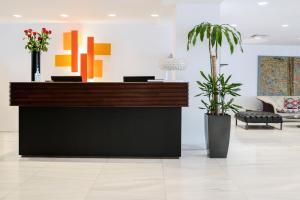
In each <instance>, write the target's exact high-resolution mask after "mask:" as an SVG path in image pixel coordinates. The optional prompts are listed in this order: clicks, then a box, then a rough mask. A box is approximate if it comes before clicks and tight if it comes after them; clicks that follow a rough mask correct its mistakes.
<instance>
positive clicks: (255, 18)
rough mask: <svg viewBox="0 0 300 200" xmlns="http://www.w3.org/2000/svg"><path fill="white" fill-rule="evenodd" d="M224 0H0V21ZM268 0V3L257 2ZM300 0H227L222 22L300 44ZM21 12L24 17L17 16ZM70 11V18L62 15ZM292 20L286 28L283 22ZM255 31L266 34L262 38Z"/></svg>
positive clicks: (88, 17)
mask: <svg viewBox="0 0 300 200" xmlns="http://www.w3.org/2000/svg"><path fill="white" fill-rule="evenodd" d="M212 1H213V2H221V1H222V0H0V4H1V7H0V22H94V21H97V22H98V21H114V20H128V19H130V20H133V19H134V20H157V18H152V17H151V16H150V15H151V14H153V13H157V14H159V15H160V17H159V19H171V17H172V16H173V14H174V5H175V3H186V2H212ZM259 1H268V2H269V5H267V6H258V5H257V2H259ZM299 8H300V0H223V3H222V4H221V18H222V23H229V24H237V25H238V27H237V28H238V29H239V30H240V31H241V32H242V34H243V36H244V42H245V43H251V44H284V45H300V39H299V38H300V23H299V22H298V21H299V19H300V12H299V11H298V10H299ZM111 13H115V14H117V17H114V18H111V17H108V16H107V15H108V14H111ZM13 14H20V15H22V16H23V17H22V18H14V17H12V15H13ZM60 14H68V15H70V17H69V18H61V17H60ZM283 24H288V25H289V27H287V28H283V27H281V25H283ZM254 34H266V35H268V37H267V38H265V39H261V40H255V39H251V38H250V36H251V35H254Z"/></svg>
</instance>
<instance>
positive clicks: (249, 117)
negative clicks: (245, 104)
mask: <svg viewBox="0 0 300 200" xmlns="http://www.w3.org/2000/svg"><path fill="white" fill-rule="evenodd" d="M235 117H236V118H237V119H238V120H240V121H242V122H246V123H282V117H281V116H280V115H278V114H274V113H270V112H262V111H247V112H239V113H236V114H235Z"/></svg>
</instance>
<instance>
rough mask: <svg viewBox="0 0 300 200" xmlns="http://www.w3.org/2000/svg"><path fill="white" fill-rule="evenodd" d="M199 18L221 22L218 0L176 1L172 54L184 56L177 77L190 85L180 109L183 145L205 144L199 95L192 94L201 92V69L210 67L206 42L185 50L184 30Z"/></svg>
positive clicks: (186, 32)
mask: <svg viewBox="0 0 300 200" xmlns="http://www.w3.org/2000/svg"><path fill="white" fill-rule="evenodd" d="M202 22H211V23H219V22H220V3H190V4H177V5H176V19H175V23H174V25H175V34H176V35H175V45H174V47H175V49H174V52H175V56H176V57H182V58H185V59H186V60H187V63H188V67H187V69H186V70H185V71H180V72H178V73H177V77H178V80H185V81H188V82H189V83H190V85H189V89H190V90H189V105H190V106H189V108H184V109H183V114H182V120H183V122H182V134H183V135H182V136H183V138H182V142H183V145H193V146H194V145H196V146H201V147H204V145H205V139H204V113H205V111H203V110H200V109H199V108H198V107H199V106H200V100H201V98H199V97H198V98H195V97H194V96H195V95H196V94H198V93H200V91H199V89H198V88H197V85H196V81H197V80H199V79H200V73H199V71H200V70H203V71H205V72H209V71H210V62H209V54H208V44H207V43H202V44H200V43H199V44H198V45H197V47H196V48H191V49H190V51H189V52H188V51H187V34H188V32H189V31H190V30H191V29H192V28H193V27H194V26H195V25H197V24H200V23H202Z"/></svg>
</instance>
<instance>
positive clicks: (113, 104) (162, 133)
mask: <svg viewBox="0 0 300 200" xmlns="http://www.w3.org/2000/svg"><path fill="white" fill-rule="evenodd" d="M10 105H11V106H19V154H20V155H22V156H76V157H180V156H181V108H182V107H187V106H188V83H51V82H50V83H27V82H18V83H17V82H14V83H11V84H10Z"/></svg>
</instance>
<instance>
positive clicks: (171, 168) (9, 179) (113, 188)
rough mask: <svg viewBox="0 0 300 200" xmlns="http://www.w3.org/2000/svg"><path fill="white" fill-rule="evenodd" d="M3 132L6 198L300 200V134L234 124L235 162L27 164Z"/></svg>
mask: <svg viewBox="0 0 300 200" xmlns="http://www.w3.org/2000/svg"><path fill="white" fill-rule="evenodd" d="M17 137H18V135H17V133H3V132H2V133H0V199H1V200H48V199H49V200H184V199H185V200H194V199H195V200H299V199H300V129H299V128H297V127H296V124H292V123H290V124H287V125H286V126H285V127H284V131H280V130H258V129H252V130H248V131H246V130H243V129H241V128H236V127H235V126H233V129H232V138H231V146H230V152H229V157H228V159H208V158H206V156H205V152H204V151H201V150H184V151H183V156H182V158H181V159H179V160H170V159H147V160H144V159H96V158H88V159H76V158H69V159H66V158H21V157H19V156H18V155H17V145H18V141H17Z"/></svg>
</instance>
